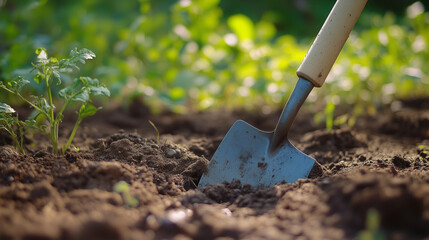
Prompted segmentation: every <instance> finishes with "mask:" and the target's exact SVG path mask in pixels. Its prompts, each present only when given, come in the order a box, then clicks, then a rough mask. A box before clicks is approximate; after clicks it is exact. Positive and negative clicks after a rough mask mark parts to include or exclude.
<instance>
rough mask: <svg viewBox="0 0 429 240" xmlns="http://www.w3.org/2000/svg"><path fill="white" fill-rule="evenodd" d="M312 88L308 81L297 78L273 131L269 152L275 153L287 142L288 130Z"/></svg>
mask: <svg viewBox="0 0 429 240" xmlns="http://www.w3.org/2000/svg"><path fill="white" fill-rule="evenodd" d="M313 87H314V85H313V84H312V83H311V82H310V81H307V80H305V79H303V78H299V80H298V82H297V83H296V86H295V89H294V90H293V92H292V94H291V95H290V97H289V100H288V102H287V103H286V106H285V107H284V109H283V112H282V115H281V116H280V119H279V121H278V123H277V126H276V129H275V130H274V134H273V137H272V139H271V143H270V148H269V151H270V152H274V151H276V150H277V149H278V148H279V147H281V146H282V144H283V143H284V142H285V141H286V140H287V135H288V133H289V129H290V127H291V126H292V123H293V121H294V120H295V117H296V115H297V114H298V111H299V109H300V108H301V106H302V104H303V103H304V102H305V99H307V96H308V94H310V92H311V90H312V89H313Z"/></svg>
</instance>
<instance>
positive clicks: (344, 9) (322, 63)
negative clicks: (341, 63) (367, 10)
mask: <svg viewBox="0 0 429 240" xmlns="http://www.w3.org/2000/svg"><path fill="white" fill-rule="evenodd" d="M366 2H367V0H338V1H337V2H336V3H335V5H334V7H333V8H332V10H331V13H329V16H328V18H327V19H326V21H325V23H324V24H323V26H322V28H321V29H320V31H319V34H318V35H317V37H316V39H315V40H314V42H313V44H312V45H311V47H310V50H308V53H307V55H306V56H305V58H304V60H303V61H302V63H301V65H300V66H299V68H298V71H297V75H298V77H301V78H304V79H306V80H308V81H310V82H312V83H313V84H314V86H316V87H321V86H322V85H323V83H324V82H325V79H326V77H327V76H328V73H329V71H331V68H332V65H334V62H335V60H336V59H337V57H338V54H340V52H341V49H342V48H343V46H344V43H345V42H346V41H347V38H348V37H349V35H350V32H351V31H352V29H353V27H354V25H355V23H356V22H357V20H358V18H359V16H360V14H361V13H362V10H363V8H364V7H365V4H366Z"/></svg>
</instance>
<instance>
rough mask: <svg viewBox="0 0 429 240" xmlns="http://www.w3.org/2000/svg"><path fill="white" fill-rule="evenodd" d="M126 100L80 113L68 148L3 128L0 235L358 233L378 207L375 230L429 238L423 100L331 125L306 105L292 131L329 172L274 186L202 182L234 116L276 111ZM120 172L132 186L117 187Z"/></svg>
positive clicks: (271, 118) (264, 120)
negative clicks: (170, 106) (179, 109)
mask: <svg viewBox="0 0 429 240" xmlns="http://www.w3.org/2000/svg"><path fill="white" fill-rule="evenodd" d="M422 101H423V102H425V101H426V104H424V103H422ZM130 106H132V107H130V109H128V110H124V109H118V110H115V111H104V112H103V111H101V112H100V113H98V114H97V115H96V116H94V117H92V118H90V119H87V120H84V122H83V123H82V126H81V128H80V129H79V131H78V133H77V136H76V138H75V141H74V143H73V144H74V147H73V148H71V150H70V151H68V152H67V153H66V154H65V155H64V156H62V155H54V154H52V153H50V151H49V150H50V148H49V144H50V143H49V142H48V140H47V139H46V138H45V137H42V136H37V135H34V136H29V137H28V139H26V141H27V143H26V150H27V154H26V155H25V156H24V155H21V154H18V153H17V152H16V151H15V150H14V149H13V147H12V146H11V140H10V138H9V137H7V135H5V134H4V133H2V134H0V239H1V240H9V239H25V240H31V239H33V240H35V239H38V240H40V239H67V240H68V239H70V240H71V239H76V240H77V239H91V240H96V239H177V240H179V239H223V240H226V239H356V238H358V237H359V236H360V235H361V234H363V233H364V232H365V230H367V231H366V233H368V228H367V226H366V224H367V223H369V222H371V221H373V220H374V218H372V219H367V213H368V211H369V210H370V209H375V210H376V213H377V214H378V216H379V221H380V225H379V226H378V227H377V226H375V227H373V228H375V229H373V233H372V234H374V235H373V236H375V234H379V233H381V234H382V235H383V236H384V237H385V239H425V238H426V239H429V174H428V173H429V140H428V139H429V110H428V108H427V106H429V105H428V104H427V100H425V99H422V100H419V101H415V102H413V101H404V102H403V104H402V107H401V108H398V107H396V108H395V111H391V110H383V111H381V112H380V113H379V114H378V115H377V116H372V117H371V116H364V117H361V118H360V119H358V121H357V124H356V125H355V126H353V127H351V128H349V127H338V128H336V129H334V130H331V131H327V130H325V129H324V128H323V125H315V124H314V123H313V122H312V120H311V119H312V116H313V115H314V113H312V112H310V111H305V110H304V111H301V112H300V114H299V116H298V119H297V120H296V122H295V123H294V126H293V127H292V130H291V133H290V139H291V141H292V142H293V143H294V145H295V146H296V147H297V148H298V149H300V150H302V151H303V152H305V153H306V154H308V155H310V156H312V157H314V158H315V159H317V161H318V162H319V163H320V165H321V166H322V170H323V172H322V173H320V174H318V175H317V176H313V178H309V179H301V180H299V181H297V182H296V183H293V184H288V183H283V184H278V185H276V186H273V187H268V188H252V187H250V186H249V185H242V184H241V183H240V182H239V181H235V180H234V181H232V182H228V183H227V182H225V183H222V184H217V185H209V186H206V187H203V188H197V185H198V181H199V179H200V177H201V175H202V173H203V172H204V171H206V169H207V164H208V163H209V159H210V158H211V156H212V155H213V153H214V152H215V150H216V148H217V146H218V145H219V144H220V142H221V140H222V138H223V136H224V135H225V133H226V132H227V131H228V129H229V128H230V127H231V125H232V124H233V122H234V121H235V120H237V119H243V120H245V121H247V122H249V123H250V124H252V125H254V126H256V127H258V128H260V129H263V130H272V129H273V128H274V126H275V124H276V121H277V118H278V117H279V114H280V112H279V111H275V112H273V113H270V114H262V113H259V112H254V113H249V112H245V111H226V110H225V111H212V112H201V113H193V114H189V115H174V114H169V113H165V114H161V115H159V116H152V115H150V114H149V113H148V111H147V110H146V109H145V108H144V106H142V105H139V104H138V103H133V104H132V105H130ZM70 118H71V117H66V119H70ZM148 120H151V121H152V122H153V123H154V124H155V125H156V127H157V130H158V131H159V132H160V136H159V139H157V133H156V131H155V129H154V128H153V127H152V126H151V125H150V124H149V123H148ZM72 124H73V123H72V122H71V121H70V122H67V121H66V122H65V123H64V127H63V128H62V129H61V137H62V141H65V139H63V138H64V136H66V135H67V134H68V133H69V132H70V131H71V129H72V126H73V125H72ZM122 181H124V182H125V183H127V184H128V185H129V190H128V191H126V190H125V191H124V192H119V191H115V189H114V188H115V186H118V185H117V184H118V183H123V182H122ZM133 201H137V202H134V203H133Z"/></svg>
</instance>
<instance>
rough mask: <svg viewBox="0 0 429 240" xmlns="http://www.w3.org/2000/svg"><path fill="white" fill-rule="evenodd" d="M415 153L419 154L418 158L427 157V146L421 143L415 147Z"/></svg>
mask: <svg viewBox="0 0 429 240" xmlns="http://www.w3.org/2000/svg"><path fill="white" fill-rule="evenodd" d="M417 153H418V154H419V157H420V158H423V159H425V158H427V157H429V148H428V147H426V146H425V145H423V144H420V145H419V146H418V147H417Z"/></svg>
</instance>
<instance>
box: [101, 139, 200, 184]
mask: <svg viewBox="0 0 429 240" xmlns="http://www.w3.org/2000/svg"><path fill="white" fill-rule="evenodd" d="M95 147H97V149H96V151H95V156H94V157H95V158H96V159H99V160H104V161H119V162H123V163H126V164H131V165H135V166H146V167H148V168H150V169H152V170H154V171H156V172H159V174H158V175H157V176H156V177H155V179H156V181H162V180H165V178H166V175H175V180H177V181H180V182H179V183H178V182H176V184H179V186H181V187H184V188H185V189H190V188H195V187H196V186H197V184H198V181H199V179H200V178H201V175H202V173H203V172H204V171H206V169H207V165H208V160H207V159H206V158H205V157H204V156H197V155H195V154H194V153H193V152H192V151H189V149H187V148H185V147H184V146H182V145H177V144H171V143H167V142H164V143H160V141H159V140H156V139H147V138H142V137H141V136H139V135H138V134H135V133H125V132H123V131H121V132H119V133H117V134H113V135H112V136H110V137H108V138H102V139H99V140H98V141H97V143H96V144H95ZM167 178H168V177H167ZM169 181H170V180H169Z"/></svg>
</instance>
